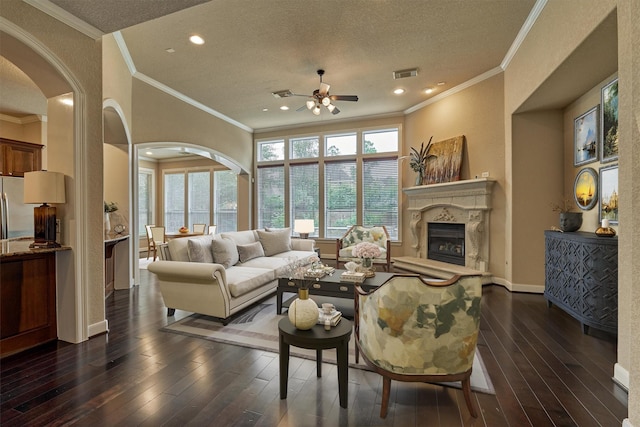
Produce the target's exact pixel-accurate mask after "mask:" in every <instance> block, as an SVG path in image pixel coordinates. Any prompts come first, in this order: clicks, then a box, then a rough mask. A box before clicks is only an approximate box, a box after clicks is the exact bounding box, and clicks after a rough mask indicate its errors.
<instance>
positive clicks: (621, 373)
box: [613, 363, 629, 393]
mask: <svg viewBox="0 0 640 427" xmlns="http://www.w3.org/2000/svg"><path fill="white" fill-rule="evenodd" d="M613 381H615V382H616V384H618V385H619V386H620V387H622V388H624V389H625V391H626V392H627V393H628V392H629V371H627V370H626V369H625V368H623V367H622V365H620V364H619V363H616V364H615V365H614V366H613Z"/></svg>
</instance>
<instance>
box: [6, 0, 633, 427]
mask: <svg viewBox="0 0 640 427" xmlns="http://www.w3.org/2000/svg"><path fill="white" fill-rule="evenodd" d="M634 8H637V5H636V4H635V3H634V2H632V1H625V0H622V1H610V2H589V3H588V5H587V6H585V5H582V4H581V5H580V6H577V5H575V4H573V5H566V4H564V3H559V2H549V3H547V4H546V5H545V6H544V10H543V11H542V13H541V15H540V16H539V18H538V19H537V21H536V23H535V25H534V26H533V28H532V29H531V30H530V32H529V35H528V36H527V37H526V39H525V40H524V42H523V43H522V45H521V47H520V49H519V50H518V52H517V53H516V54H515V55H514V57H513V59H512V60H511V62H510V63H509V64H508V66H507V67H506V68H505V70H504V71H503V72H499V73H496V74H495V75H491V76H488V77H486V78H483V79H482V80H481V81H478V82H476V83H475V84H472V85H470V86H469V87H465V88H464V89H462V90H460V91H458V92H456V93H452V94H451V95H450V96H447V97H446V98H444V99H440V100H438V101H437V102H434V103H433V104H430V105H427V106H425V107H424V108H421V109H419V110H416V111H412V112H410V113H408V114H406V115H400V116H397V117H390V118H369V119H363V120H359V121H354V122H351V123H338V124H335V125H331V126H330V128H329V129H330V130H331V131H335V132H339V131H341V130H345V129H353V128H361V127H365V126H371V125H374V126H384V125H389V124H390V123H392V124H394V125H399V126H401V128H402V132H403V138H402V148H401V153H399V155H401V156H402V155H407V154H408V152H409V149H410V147H413V146H419V144H420V142H422V141H427V140H428V139H429V138H430V137H431V136H434V139H436V140H441V139H445V138H448V137H451V136H456V135H465V137H466V141H467V143H466V146H465V154H464V156H465V157H464V161H463V169H462V172H461V177H462V179H470V178H473V177H475V176H476V175H478V176H479V175H481V173H482V172H485V171H489V173H490V175H489V176H490V177H491V178H493V179H495V180H496V181H497V183H498V185H496V189H495V195H494V198H493V207H492V211H491V233H490V247H491V254H490V261H489V267H488V268H489V270H490V271H491V273H492V275H493V277H494V283H497V284H500V285H502V286H504V287H505V288H507V289H510V290H513V291H518V290H525V291H527V292H538V293H539V292H541V291H542V288H543V287H544V243H543V241H544V235H543V231H544V230H546V229H549V228H550V227H551V226H552V225H554V224H556V222H557V218H556V215H555V213H553V212H552V211H551V209H550V208H549V207H548V206H549V202H550V201H552V200H553V201H556V200H559V199H561V198H562V197H563V195H564V194H571V193H572V191H573V181H574V177H575V172H576V170H575V168H574V167H573V165H570V166H569V163H570V162H569V161H568V160H563V159H566V158H567V156H568V154H567V153H569V152H570V151H569V150H571V145H572V143H573V134H572V130H573V120H574V119H575V117H577V115H579V114H581V113H582V112H583V111H582V110H584V107H585V106H587V105H591V104H593V103H594V102H598V100H597V98H598V92H599V89H600V88H601V87H602V86H603V84H604V83H606V82H608V81H610V80H611V78H613V77H615V76H616V75H617V77H618V78H619V80H620V82H621V83H620V86H621V89H623V88H626V91H625V90H623V91H621V98H620V99H621V108H620V132H621V137H620V141H621V142H620V144H621V145H620V161H619V164H620V194H621V196H620V197H621V200H622V201H623V202H624V201H625V200H626V201H627V202H628V203H627V204H626V205H625V204H624V203H623V207H622V208H621V211H620V226H619V227H618V234H619V238H620V240H619V242H620V254H621V255H620V258H619V265H620V275H619V278H620V279H619V295H620V306H619V331H618V336H619V338H620V339H619V342H618V365H619V366H618V367H619V368H620V370H618V371H616V372H615V373H614V372H613V370H614V367H612V376H616V377H617V378H618V379H619V380H621V382H623V383H624V382H625V378H626V381H627V384H628V386H629V389H630V390H635V389H636V388H637V385H636V384H637V366H639V365H640V364H639V363H638V356H637V354H639V353H640V351H638V348H637V346H638V344H637V342H638V341H639V340H637V339H635V338H636V337H637V334H638V332H637V331H638V330H640V328H638V316H637V308H636V307H634V305H633V301H636V300H637V299H638V292H639V290H638V288H639V287H638V286H637V282H638V279H637V274H634V273H636V271H635V269H634V268H635V267H634V263H633V248H634V243H633V242H635V241H638V239H637V237H638V236H637V233H638V231H637V230H638V229H640V227H637V226H636V225H638V222H637V221H638V219H636V218H635V217H634V215H633V214H632V203H631V202H629V200H631V199H630V197H629V195H630V194H637V185H638V184H637V183H636V182H635V181H634V180H633V179H632V177H633V176H634V174H635V173H637V167H638V166H637V164H634V163H632V161H631V159H633V158H634V157H637V156H636V153H634V150H637V148H635V147H634V144H632V141H637V140H638V128H637V118H636V119H634V117H637V90H636V88H637V86H638V82H637V77H634V76H637V75H638V71H637V69H636V68H634V67H637V64H636V65H634V63H633V61H632V58H633V57H634V55H637V53H636V50H634V46H637V43H638V34H637V30H635V29H633V26H632V24H631V22H630V17H631V16H634V12H637V9H634ZM0 14H1V16H2V19H3V20H2V30H3V43H4V36H5V33H9V34H11V35H12V37H14V38H18V39H20V40H21V42H22V43H24V44H26V45H27V46H31V47H30V49H31V50H32V51H36V52H38V54H39V56H41V57H48V58H56V60H57V58H62V60H61V61H60V62H61V63H62V66H61V68H62V69H64V70H68V71H71V70H72V72H69V73H68V74H69V75H71V74H73V75H75V78H69V79H68V80H69V81H70V82H71V83H70V84H68V85H69V86H70V87H71V89H74V90H77V92H78V93H79V94H80V95H79V96H78V98H77V99H78V100H79V101H80V102H77V103H76V108H75V109H73V110H72V111H68V110H62V109H57V108H56V107H54V106H53V105H50V107H49V110H48V114H47V115H48V123H49V128H48V131H47V132H48V136H47V140H48V144H47V145H48V147H49V148H48V152H47V163H46V164H47V166H48V168H50V169H51V170H57V171H62V172H64V173H65V174H66V175H67V176H69V177H72V180H71V181H70V182H69V187H68V188H67V191H68V192H69V191H71V192H72V194H74V197H73V198H72V199H71V200H70V201H69V203H67V204H66V205H65V208H64V211H63V212H61V215H60V216H61V219H62V222H63V233H64V234H63V241H64V242H65V244H68V245H70V246H72V247H73V248H74V255H73V259H71V260H68V261H66V262H68V264H67V268H68V271H70V272H72V273H70V274H69V275H68V276H67V277H65V278H64V280H63V281H65V282H67V284H68V285H69V289H71V290H72V292H71V293H70V294H65V295H70V296H71V297H70V298H71V299H70V300H65V301H62V302H61V304H62V305H61V306H59V312H63V313H64V314H63V316H64V317H68V319H67V320H64V319H62V321H61V322H60V324H61V325H62V330H63V332H62V334H61V336H62V337H63V338H65V339H66V340H67V341H68V342H81V341H84V340H86V339H88V338H89V337H91V336H94V335H97V334H100V333H102V332H104V331H105V330H107V329H108V326H107V323H106V322H105V320H106V315H105V309H104V298H103V286H102V283H103V277H104V267H103V266H102V252H103V247H102V236H101V233H102V221H103V212H102V204H103V201H104V198H103V189H104V187H105V184H104V175H103V171H102V162H94V161H92V160H90V159H101V158H103V156H104V154H103V145H102V141H103V136H102V135H103V130H102V118H103V115H104V112H103V99H107V98H108V99H116V100H118V105H119V108H120V109H121V110H122V111H121V112H122V115H119V117H120V120H121V121H122V118H123V117H124V118H126V119H125V120H124V121H123V123H124V128H125V129H126V131H125V132H126V133H130V137H131V138H130V142H131V144H135V145H137V144H144V143H147V142H149V141H187V142H189V143H198V144H199V145H201V146H205V147H207V148H208V149H211V150H215V151H217V152H220V153H223V154H224V155H225V157H228V158H231V159H234V161H235V162H236V164H238V165H240V167H241V168H242V169H243V170H244V171H245V172H247V174H246V175H240V177H241V178H240V180H239V187H238V188H239V189H238V192H239V195H241V197H239V209H238V211H239V212H241V214H239V217H238V229H239V230H240V229H248V228H251V227H252V225H253V224H252V220H251V215H249V212H251V208H250V207H251V206H252V203H253V199H252V197H253V196H252V190H251V182H250V176H251V175H252V174H253V173H254V170H255V169H254V166H255V165H254V149H253V146H254V143H255V141H256V140H258V139H265V138H275V137H289V136H293V135H298V134H310V133H319V132H321V131H324V132H326V130H327V127H326V126H308V127H304V128H296V129H295V130H294V131H291V130H271V131H264V132H256V133H250V132H247V131H245V130H242V129H240V128H238V127H235V126H232V125H230V124H228V123H226V122H222V121H220V120H218V119H217V118H215V117H212V116H210V115H207V114H205V113H203V112H202V111H200V110H197V109H195V108H193V107H191V106H189V105H186V104H184V103H182V102H181V101H180V100H177V99H176V98H174V97H172V96H170V95H168V94H166V93H163V92H160V91H158V90H157V89H155V88H153V87H151V86H150V85H148V84H147V83H145V82H144V81H141V80H139V79H136V78H134V77H132V76H131V73H130V72H129V70H128V68H127V65H126V64H125V61H124V60H123V59H122V57H121V55H120V53H119V50H118V48H117V40H115V39H114V38H113V37H112V36H105V38H104V39H103V40H102V41H101V42H100V43H96V42H94V41H92V40H89V39H88V38H86V37H84V36H82V35H80V34H79V33H77V32H75V31H74V30H71V29H69V28H68V27H66V26H65V25H63V24H61V23H60V22H59V21H56V20H54V19H52V18H50V17H49V16H46V15H44V14H42V13H41V12H39V11H36V10H34V9H33V8H31V7H30V6H28V5H27V4H25V3H23V2H19V1H11V2H6V4H5V2H3V8H2V11H0ZM43 22H44V23H46V25H44V26H43V25H42V23H43ZM612 23H613V27H611V24H612ZM43 27H46V28H47V29H55V31H54V32H55V35H53V34H51V33H50V32H47V30H44V29H43ZM567 28H571V31H570V34H567V30H566V29H567ZM52 31H53V30H52ZM598 31H603V32H605V33H606V34H608V35H611V33H613V34H614V37H613V39H614V45H613V46H612V45H611V44H610V43H611V41H610V39H609V38H608V37H604V38H603V37H598V38H596V39H593V38H592V36H593V35H598ZM634 31H635V32H634ZM615 35H617V37H615ZM61 40H64V42H61ZM560 40H561V41H562V42H559V41H560ZM599 40H604V46H599V45H598V41H599ZM69 41H72V42H71V43H72V45H73V46H74V49H73V50H74V52H73V53H70V52H69V51H68V48H67V47H66V46H69ZM591 43H594V44H591ZM5 46H7V45H5ZM6 48H7V47H5V49H6ZM586 48H588V49H587V50H586V51H583V50H582V49H586ZM593 48H596V49H597V50H596V52H597V53H596V54H594V53H593V51H592V50H591V49H593ZM636 49H637V48H636ZM46 52H53V53H54V54H55V55H52V54H49V55H48V54H47V53H46ZM612 52H613V54H614V55H615V57H617V67H616V66H615V64H614V65H613V68H612V69H611V70H608V71H607V70H603V69H602V68H606V67H599V68H598V70H597V72H594V75H595V76H596V78H594V75H591V76H590V78H591V80H592V82H591V84H590V85H589V86H588V87H587V88H586V90H584V91H582V92H580V93H579V94H578V95H577V96H573V98H572V99H571V102H566V103H564V104H563V103H561V102H560V101H561V100H557V99H555V98H554V97H553V96H551V97H550V96H549V95H548V94H549V93H552V94H553V93H558V92H557V86H556V85H557V84H563V85H568V84H569V83H568V82H570V81H574V80H578V78H577V77H576V78H575V79H574V78H573V76H574V74H573V73H574V72H576V70H575V69H574V68H572V67H571V65H572V61H573V60H577V57H578V56H580V55H594V57H595V58H598V60H597V61H596V62H598V63H600V62H601V61H602V58H605V60H604V61H602V62H608V58H610V57H609V56H608V55H610V54H611V53H612ZM2 53H3V55H5V52H4V50H3V52H2ZM103 56H104V57H106V58H109V59H108V60H107V63H109V68H108V69H105V68H103V66H102V64H103ZM53 62H55V61H53ZM58 65H60V64H59V63H58ZM609 65H610V64H609ZM566 73H570V74H569V77H567V75H566ZM577 73H578V74H580V75H581V76H582V75H583V74H589V73H586V72H585V71H584V70H577ZM598 73H602V76H601V77H597V75H598ZM67 77H69V76H67ZM74 79H75V80H74ZM634 79H636V80H634ZM550 100H551V101H550ZM552 101H553V102H552ZM51 104H52V103H51ZM622 106H626V109H625V108H622ZM452 112H455V114H452ZM60 117H62V118H63V120H65V125H63V126H59V123H60V122H59V121H58V120H59V119H58V118H60ZM3 129H6V127H5V126H3ZM54 135H55V136H56V137H58V138H60V139H59V140H58V141H54V139H55V138H54ZM203 135H207V136H206V137H204V136H203ZM216 140H217V141H225V142H224V143H222V144H215V143H212V142H211V141H216ZM230 140H233V141H234V143H233V144H229V143H227V142H226V141H230ZM60 141H62V142H60ZM558 142H560V144H558ZM58 144H59V145H58ZM635 145H637V144H635ZM54 148H55V149H54ZM71 157H73V158H74V161H73V162H69V161H68V159H69V158H71ZM127 164H128V163H127ZM126 169H127V170H128V168H126ZM532 177H535V179H533V178H532ZM414 178H415V176H414V175H413V174H412V173H411V171H409V170H408V167H405V170H404V171H403V174H402V185H401V186H402V187H403V188H406V187H411V186H412V185H413V182H414ZM636 181H637V180H636ZM584 218H585V222H584V230H585V231H593V230H595V228H597V225H598V224H597V213H595V212H587V213H586V214H585V216H584ZM410 221H411V217H410V214H409V212H408V211H407V210H405V209H402V218H401V223H402V224H403V227H402V239H401V241H402V243H401V244H399V245H394V247H393V248H392V251H393V254H394V256H400V255H412V249H411V247H410V242H411V235H410V231H409V227H407V226H406V225H407V224H409V222H410ZM318 245H319V246H320V248H321V252H322V253H323V254H327V255H329V254H331V253H332V244H331V242H322V241H320V242H318ZM90 331H91V332H90ZM634 381H635V382H634ZM633 396H634V394H633V393H631V394H630V402H629V418H630V420H632V421H633V425H638V424H639V421H638V420H637V417H638V416H639V414H638V401H637V400H634V397H633ZM629 425H632V424H629Z"/></svg>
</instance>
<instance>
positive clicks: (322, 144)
mask: <svg viewBox="0 0 640 427" xmlns="http://www.w3.org/2000/svg"><path fill="white" fill-rule="evenodd" d="M384 131H396V132H397V138H398V140H397V151H384V152H381V153H368V154H364V145H365V141H364V137H365V135H366V134H368V133H379V132H384ZM351 134H355V135H356V153H355V154H344V155H343V154H341V155H336V156H328V155H327V154H326V153H327V152H326V150H327V138H331V137H335V136H342V135H351ZM311 138H317V139H318V142H319V149H318V157H317V158H313V157H309V158H293V155H292V151H291V150H292V148H291V145H292V144H291V141H293V140H301V139H311ZM280 141H284V153H285V154H284V155H285V158H284V159H283V160H268V161H261V160H258V157H259V155H260V153H259V148H258V147H260V146H261V144H263V143H268V142H280ZM254 143H255V146H256V155H255V158H254V160H255V163H254V165H255V166H254V177H255V181H256V185H255V187H254V188H255V195H254V201H255V203H254V209H253V212H254V217H255V218H256V226H257V227H260V224H259V210H260V206H259V203H260V194H258V193H259V182H258V181H259V174H258V171H259V169H261V168H264V167H273V166H279V167H282V168H283V170H284V180H283V183H282V185H283V190H284V193H285V197H284V198H285V204H284V208H283V209H284V212H283V214H284V217H285V221H284V225H285V227H291V229H292V230H293V218H292V206H291V199H290V198H291V197H292V191H291V187H290V183H289V180H290V174H291V172H290V166H292V165H297V164H304V163H317V164H318V174H319V177H318V179H319V205H318V211H319V212H318V215H319V221H318V223H317V224H315V228H316V230H317V232H318V234H319V235H320V236H321V237H315V238H316V239H317V240H319V241H332V240H335V238H334V237H326V233H325V231H326V225H325V216H326V200H325V199H326V190H325V184H326V183H325V165H326V164H327V163H332V162H339V161H345V160H352V159H354V160H355V162H356V180H357V181H356V198H357V202H356V203H357V205H356V206H357V207H356V216H357V222H358V223H362V221H363V220H364V207H363V205H364V201H363V197H364V190H363V173H364V165H363V162H364V161H365V160H367V159H393V158H395V159H396V161H397V162H398V165H400V162H401V159H400V157H401V156H400V154H401V147H402V146H403V128H402V124H401V123H392V124H387V125H380V126H367V127H354V128H351V129H343V130H327V131H324V132H314V133H300V134H290V135H284V136H278V137H271V138H264V139H255V141H254ZM402 175H403V172H402V168H400V167H399V166H398V175H397V179H398V189H397V197H398V199H397V206H398V208H397V209H398V212H397V218H398V220H397V221H398V223H397V227H398V236H397V239H395V240H393V242H394V243H395V242H398V243H400V242H401V239H402V233H401V232H400V230H401V229H402V211H401V198H402V191H401V185H402V178H403V176H402Z"/></svg>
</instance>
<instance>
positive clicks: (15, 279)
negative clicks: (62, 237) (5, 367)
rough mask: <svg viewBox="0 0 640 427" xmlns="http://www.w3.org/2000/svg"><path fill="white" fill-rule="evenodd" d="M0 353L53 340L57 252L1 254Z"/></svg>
mask: <svg viewBox="0 0 640 427" xmlns="http://www.w3.org/2000/svg"><path fill="white" fill-rule="evenodd" d="M0 293H1V299H0V335H1V336H0V357H4V356H8V355H10V354H14V353H17V352H19V351H22V350H26V349H28V348H31V347H34V346H36V345H39V344H43V343H46V342H49V341H53V340H56V339H57V337H58V331H57V323H56V254H55V252H48V253H33V254H28V255H18V256H9V257H3V258H0Z"/></svg>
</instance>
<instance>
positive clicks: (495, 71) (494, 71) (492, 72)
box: [404, 67, 504, 114]
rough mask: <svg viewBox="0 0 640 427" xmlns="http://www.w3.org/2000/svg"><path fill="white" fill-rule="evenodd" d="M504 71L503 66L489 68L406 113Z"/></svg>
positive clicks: (405, 112)
mask: <svg viewBox="0 0 640 427" xmlns="http://www.w3.org/2000/svg"><path fill="white" fill-rule="evenodd" d="M503 71H504V70H503V69H502V68H500V67H495V68H493V69H491V70H489V71H487V72H485V73H482V74H480V75H479V76H476V77H474V78H472V79H470V80H467V81H466V82H464V83H462V84H459V85H458V86H455V87H452V88H451V89H449V90H446V91H444V92H442V93H440V94H438V95H436V96H434V97H433V98H429V99H427V100H426V101H423V102H421V103H420V104H418V105H414V106H413V107H411V108H408V109H406V110H404V114H410V113H413V112H414V111H418V110H420V109H422V108H424V107H426V106H427V105H431V104H434V103H436V102H438V101H440V100H442V99H445V98H448V97H449V96H451V95H454V94H456V93H458V92H461V91H463V90H465V89H467V88H469V87H471V86H473V85H475V84H478V83H480V82H482V81H484V80H487V79H489V78H491V77H493V76H495V75H496V74H500V73H502V72H503Z"/></svg>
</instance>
